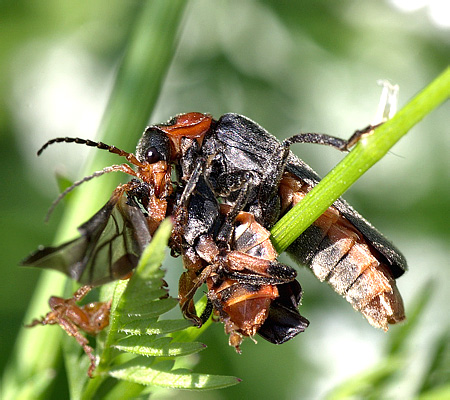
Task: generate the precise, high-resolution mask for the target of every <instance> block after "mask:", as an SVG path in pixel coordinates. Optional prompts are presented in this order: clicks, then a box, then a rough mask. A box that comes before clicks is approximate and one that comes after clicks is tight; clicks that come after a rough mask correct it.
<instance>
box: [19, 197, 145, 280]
mask: <svg viewBox="0 0 450 400" xmlns="http://www.w3.org/2000/svg"><path fill="white" fill-rule="evenodd" d="M78 231H79V232H80V234H81V236H80V237H78V238H76V239H74V240H71V241H69V242H67V243H64V244H62V245H60V246H57V247H44V248H40V249H38V250H37V251H36V252H35V253H33V254H31V255H30V256H29V257H28V258H26V259H25V260H24V261H22V263H21V264H22V265H24V266H33V267H39V268H50V269H55V270H57V271H60V272H63V273H65V274H66V275H68V276H70V277H71V278H72V279H75V280H76V281H78V282H80V283H82V284H84V285H92V286H97V285H102V284H104V283H107V282H111V281H113V280H116V279H120V278H123V277H125V276H127V275H128V274H129V273H130V272H131V271H132V269H133V268H135V267H136V265H137V262H138V260H139V257H140V255H141V253H142V251H143V249H144V248H145V246H146V245H147V244H148V243H149V241H150V239H151V237H150V233H149V230H148V226H147V223H146V219H145V217H144V215H143V213H142V211H141V210H140V209H139V208H138V207H133V206H130V205H128V204H126V198H125V197H124V196H122V195H121V193H119V195H118V193H114V194H113V196H112V197H111V199H110V200H109V201H108V202H107V203H106V204H105V206H103V207H102V208H101V209H100V210H99V211H98V212H97V213H96V214H95V215H94V216H93V217H92V218H91V219H89V220H88V221H87V222H85V223H84V224H83V225H81V226H80V227H79V228H78Z"/></svg>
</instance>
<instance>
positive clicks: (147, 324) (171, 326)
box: [120, 319, 192, 335]
mask: <svg viewBox="0 0 450 400" xmlns="http://www.w3.org/2000/svg"><path fill="white" fill-rule="evenodd" d="M191 326H192V322H190V321H188V320H187V319H174V320H161V321H156V319H153V320H150V321H149V320H146V319H142V320H136V321H132V322H129V323H127V324H125V325H124V326H123V327H122V328H120V331H121V332H124V333H126V334H129V335H164V334H167V333H171V332H176V331H181V330H182V329H186V328H189V327H191Z"/></svg>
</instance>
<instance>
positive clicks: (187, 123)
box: [23, 113, 407, 329]
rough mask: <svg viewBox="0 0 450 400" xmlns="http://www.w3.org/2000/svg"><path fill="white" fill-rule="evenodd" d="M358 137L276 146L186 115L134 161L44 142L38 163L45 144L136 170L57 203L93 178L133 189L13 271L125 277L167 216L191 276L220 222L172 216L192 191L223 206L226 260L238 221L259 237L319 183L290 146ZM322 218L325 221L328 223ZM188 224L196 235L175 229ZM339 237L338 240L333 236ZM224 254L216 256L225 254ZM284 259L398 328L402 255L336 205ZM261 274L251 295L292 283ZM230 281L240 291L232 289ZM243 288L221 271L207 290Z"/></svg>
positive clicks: (146, 139)
mask: <svg viewBox="0 0 450 400" xmlns="http://www.w3.org/2000/svg"><path fill="white" fill-rule="evenodd" d="M367 132H370V129H368V130H367V129H366V130H363V131H357V132H356V133H355V134H354V135H353V136H352V137H351V138H350V140H348V141H346V140H342V139H337V138H334V137H332V136H328V135H323V134H300V135H295V136H292V137H291V138H289V139H286V140H284V141H283V142H281V143H280V142H279V141H278V140H277V139H276V138H275V137H274V136H272V135H271V134H269V133H268V132H267V131H266V130H265V129H263V128H262V127H260V126H259V125H258V124H256V123H255V122H253V121H251V120H250V119H248V118H247V117H245V116H242V115H238V114H225V115H223V116H221V117H220V118H219V119H218V120H215V119H213V118H212V116H210V115H209V114H202V113H187V114H180V115H177V116H175V117H174V118H172V119H171V120H170V121H168V122H167V123H164V124H159V125H152V126H149V127H147V128H146V129H145V131H144V133H143V135H142V137H141V139H140V141H139V143H138V146H137V149H136V155H133V154H132V153H127V152H125V151H123V150H120V149H117V148H116V147H114V146H109V145H106V144H104V143H102V142H93V141H89V140H84V139H79V138H56V139H52V140H50V141H48V142H47V143H46V144H45V145H44V146H43V147H42V148H41V150H40V151H39V153H38V154H40V153H41V152H42V151H43V150H44V149H45V148H46V147H47V146H49V145H50V144H53V143H58V142H74V143H79V144H85V145H88V146H95V147H98V148H100V149H104V150H108V151H110V152H112V153H114V154H117V155H119V156H123V157H125V158H126V160H127V161H128V162H129V163H131V164H132V165H134V166H135V167H136V170H135V169H133V168H131V167H130V166H129V165H128V164H121V165H114V166H111V167H107V168H105V169H104V170H102V171H99V172H97V173H94V174H92V175H90V176H88V177H86V178H84V179H82V180H81V181H79V182H76V183H75V184H74V185H73V186H72V187H71V188H69V189H68V190H66V191H65V192H63V194H62V196H63V195H64V194H65V193H67V192H68V191H69V190H72V189H73V188H74V187H76V186H78V185H79V184H81V183H82V182H84V181H87V180H89V179H92V178H93V177H96V176H99V175H101V174H103V173H109V172H113V171H122V172H124V173H126V174H129V175H131V176H133V177H134V178H135V179H134V180H132V181H131V182H129V183H128V184H125V185H123V186H119V187H118V188H117V189H116V190H115V191H114V192H113V195H112V196H111V199H110V200H109V201H108V203H107V204H106V205H105V206H104V207H103V208H102V209H101V210H100V211H99V212H98V213H96V214H95V215H94V217H92V218H91V219H90V220H89V221H88V222H87V223H85V224H83V225H82V226H81V227H80V228H79V230H80V233H81V236H80V238H77V239H75V240H73V241H71V242H68V243H66V244H63V245H61V246H58V247H50V248H41V249H39V250H38V251H37V252H36V253H34V254H32V255H31V256H30V257H28V258H27V259H26V260H24V262H23V265H30V266H38V267H44V268H54V269H57V270H60V271H62V272H65V273H66V274H68V275H69V276H71V277H73V278H74V279H76V280H77V281H79V282H81V283H83V284H89V285H99V284H103V283H105V282H108V281H111V280H114V279H117V278H121V277H124V276H127V275H128V274H129V273H130V271H132V269H133V268H134V267H135V265H136V262H137V258H138V257H139V255H140V253H141V252H142V248H143V246H144V245H145V244H146V243H148V242H149V241H150V240H151V235H152V234H153V232H154V230H155V229H156V227H157V226H158V224H159V223H160V222H161V220H162V218H164V217H165V216H166V215H172V214H173V215H174V216H175V220H176V224H175V227H174V232H173V235H172V241H171V247H172V250H173V251H174V252H175V253H179V254H182V255H183V258H184V261H185V266H186V267H187V271H188V272H189V271H193V270H195V266H193V265H192V263H191V264H189V263H190V262H191V261H189V256H190V254H193V253H197V256H198V252H199V247H198V246H197V247H194V241H195V240H197V239H199V238H202V237H205V235H204V234H205V233H207V232H209V229H210V226H206V227H205V226H202V223H203V222H205V221H206V222H207V221H211V220H214V219H215V217H214V215H215V216H218V215H219V213H220V212H219V211H218V209H217V207H216V206H215V205H214V204H212V206H211V204H210V205H209V208H208V207H206V206H207V204H206V203H205V204H203V206H204V207H206V208H204V210H206V211H207V212H205V213H203V214H202V215H203V217H202V218H197V219H195V218H193V217H192V216H190V215H189V212H186V210H188V208H189V207H185V206H182V207H179V205H180V204H181V205H185V204H186V202H187V201H189V202H190V201H192V199H191V200H188V199H190V198H191V196H192V193H195V192H196V191H197V192H200V193H204V190H203V189H202V190H199V185H201V184H202V185H204V186H207V187H208V188H209V189H210V191H211V193H212V197H213V198H214V199H215V201H218V202H219V203H223V204H227V205H228V206H229V209H228V211H227V213H226V214H225V216H224V218H223V220H222V219H221V223H220V226H219V228H218V230H217V232H216V233H215V234H214V236H213V243H214V244H215V245H217V247H218V251H219V252H220V251H223V249H225V250H227V245H229V244H230V243H231V241H232V239H233V235H234V230H235V220H236V218H237V217H238V215H239V213H241V212H247V213H250V214H251V215H253V216H254V218H255V221H256V222H257V223H258V224H259V225H261V227H263V228H265V229H269V228H270V227H271V226H272V225H273V224H274V223H275V222H276V220H277V219H278V218H279V217H280V216H281V215H282V214H283V213H285V212H286V211H287V210H288V209H289V208H290V207H291V206H292V205H293V204H294V203H295V201H294V200H293V199H295V198H300V197H301V194H302V193H306V192H308V191H309V190H310V189H311V188H312V187H314V186H315V185H316V184H317V183H318V182H319V181H320V178H319V177H318V175H317V174H316V173H315V172H314V171H313V170H312V169H311V168H310V167H309V166H307V165H306V164H305V163H303V162H302V161H301V160H300V159H298V158H297V157H296V156H295V155H293V154H292V153H291V152H290V146H291V145H292V144H294V143H318V144H325V145H330V146H333V147H335V148H337V149H339V150H342V151H347V150H348V149H349V148H350V147H351V145H352V144H353V143H355V142H356V141H357V140H358V138H359V137H360V136H361V135H362V134H364V133H367ZM172 168H174V171H175V174H176V179H175V182H171V180H170V176H171V171H172ZM289 179H290V180H289ZM60 198H61V196H60V197H59V198H58V199H57V201H59V199H60ZM188 211H189V210H188ZM211 213H216V214H211ZM327 213H328V214H327ZM212 215H213V217H212V218H211V216H212ZM330 215H333V216H334V217H333V218H334V219H333V218H331V219H330V218H328V216H330ZM199 221H200V222H201V223H200V225H198V222H199ZM329 221H330V222H329ZM190 223H191V224H194V225H195V224H197V226H194V225H193V226H191V227H189V228H188V229H185V228H186V226H187V225H188V224H190ZM208 223H209V222H208ZM208 223H207V224H206V225H208ZM340 228H341V229H340ZM202 229H203V230H202ZM339 229H340V233H339V234H338V235H337V234H335V231H336V230H339ZM189 235H190V236H189ZM119 243H120V246H117V245H118V244H119ZM112 249H114V250H115V251H114V252H112ZM228 250H230V251H233V250H232V249H228ZM230 251H228V253H226V252H225V253H226V254H230ZM287 251H288V254H290V255H291V256H293V258H295V259H297V260H298V261H300V262H301V263H302V264H306V265H308V266H310V267H311V269H312V271H313V272H314V273H315V274H316V276H317V277H318V278H319V279H321V280H327V281H329V282H330V283H331V284H332V287H333V288H334V289H335V290H336V291H338V292H339V293H340V294H342V295H345V296H346V298H347V300H349V301H350V303H351V304H352V305H353V306H354V307H355V308H356V309H357V310H359V311H361V312H362V313H363V315H364V316H365V317H366V318H367V319H368V320H369V322H370V323H371V324H372V325H374V326H377V327H381V328H383V329H387V327H388V324H392V323H397V322H399V321H401V320H402V319H404V311H403V303H402V299H401V296H400V294H399V292H398V289H397V288H396V284H395V279H396V278H398V277H399V276H401V275H402V274H403V272H404V271H405V270H406V268H407V267H406V261H405V259H404V257H403V255H402V254H401V253H400V252H399V250H397V249H396V248H395V246H394V245H392V244H391V243H390V242H388V241H387V240H386V239H385V238H384V236H382V235H381V233H379V232H378V231H377V230H376V229H375V228H374V227H373V226H372V225H371V224H370V223H368V222H367V221H366V220H365V219H364V218H363V217H362V216H360V215H359V214H358V213H357V212H356V211H355V210H353V208H351V207H350V206H349V205H348V204H347V203H346V202H345V201H344V200H342V199H338V200H337V201H336V202H335V203H334V204H333V206H332V207H331V208H330V209H329V210H328V211H327V212H326V213H325V215H323V216H322V217H320V218H319V220H318V221H316V223H315V224H313V226H312V227H310V228H309V229H308V230H307V231H305V232H304V233H303V234H302V235H301V236H300V237H299V238H298V239H297V241H296V242H295V243H294V244H293V245H291V246H290V247H289V248H288V250H287ZM112 254H113V256H111V255H112ZM204 256H205V254H203V255H202V256H201V257H200V259H201V261H200V262H199V263H200V264H199V265H200V267H199V271H200V272H201V273H202V272H204V261H205V260H206V261H207V257H205V258H204ZM352 257H353V259H352ZM364 257H366V258H369V259H370V261H369V262H364V263H361V262H360V259H362V258H364ZM186 260H188V261H186ZM227 262H228V261H227ZM105 266H106V268H105ZM228 267H229V265H228ZM349 271H351V272H352V273H351V274H350V273H349ZM264 272H267V271H264V270H262V271H258V273H256V274H254V275H256V276H255V278H254V279H259V280H260V281H259V282H260V283H259V284H261V285H269V286H270V285H272V286H273V285H283V284H288V283H289V282H291V281H292V279H291V278H289V280H287V281H284V282H281V281H276V278H275V279H274V278H273V277H271V276H266V277H264V279H266V280H265V281H264V279H263V280H262V281H261V279H262V278H261V276H264ZM215 273H216V271H209V270H207V271H206V272H205V273H204V276H203V277H202V279H200V281H206V282H208V279H209V278H212V277H213V276H214V274H215ZM269 275H270V274H269ZM183 276H184V277H186V275H184V274H183ZM183 276H182V279H181V280H180V282H181V284H180V298H181V300H182V307H185V308H184V309H183V313H184V314H185V316H187V317H188V318H193V319H195V314H194V313H193V312H191V311H192V310H190V309H191V307H190V306H189V304H190V300H191V299H192V298H191V297H190V296H191V294H190V292H191V291H192V290H193V289H194V288H195V289H196V287H195V286H196V285H195V284H194V285H193V286H192V281H193V280H195V279H196V278H195V277H194V279H190V278H189V279H185V280H184V281H183V279H184V278H183ZM237 277H239V278H240V279H241V281H239V279H235V278H237ZM244 278H245V279H246V281H244V282H243V281H242V279H243V278H242V276H240V275H239V274H238V272H237V271H235V270H233V269H232V268H228V270H227V273H226V274H224V275H223V277H219V278H218V280H217V282H222V284H230V285H231V286H232V284H233V283H232V282H231V283H230V281H233V280H237V282H238V284H239V285H244V284H248V279H249V276H246V277H244ZM250 279H253V278H250ZM271 279H272V280H271ZM210 284H211V283H210ZM183 285H185V287H183ZM191 286H192V287H191ZM219 288H220V286H218V287H217V288H216V290H215V294H216V296H217V297H218V298H219V303H224V304H226V303H227V302H226V301H225V300H223V299H222V298H221V297H220V296H219V294H222V290H221V289H219ZM291 289H292V291H293V293H294V295H293V296H291V297H290V298H291V299H294V300H290V303H289V301H287V300H286V301H285V298H288V296H286V297H284V295H283V296H280V298H281V300H280V301H281V303H283V302H285V303H286V304H289V307H290V306H292V305H294V304H296V303H297V304H298V301H299V296H298V293H299V291H298V290H294V289H293V288H291ZM183 296H185V298H183ZM184 300H186V301H185V302H184V303H183V301H184ZM272 300H273V302H272V304H276V303H275V302H276V301H277V300H276V299H272ZM297 300H298V301H297ZM386 301H387V303H388V306H386ZM219 303H218V304H219ZM183 304H185V305H186V306H184V305H183ZM289 307H288V308H289ZM216 308H218V307H216ZM291 308H294V307H291ZM275 325H276V324H275Z"/></svg>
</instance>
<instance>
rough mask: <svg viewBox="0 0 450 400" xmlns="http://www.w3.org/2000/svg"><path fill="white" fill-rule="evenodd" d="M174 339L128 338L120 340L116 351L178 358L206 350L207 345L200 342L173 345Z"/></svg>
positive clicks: (153, 337)
mask: <svg viewBox="0 0 450 400" xmlns="http://www.w3.org/2000/svg"><path fill="white" fill-rule="evenodd" d="M171 342H172V338H169V337H162V338H157V337H155V336H127V337H126V338H123V339H121V340H119V342H118V343H117V344H116V345H115V346H114V347H115V348H116V349H118V350H121V351H126V352H128V353H133V354H140V355H142V356H146V357H149V356H154V357H178V356H185V355H188V354H193V353H198V352H199V351H201V350H204V349H205V347H206V346H205V345H204V344H202V343H198V342H192V343H171Z"/></svg>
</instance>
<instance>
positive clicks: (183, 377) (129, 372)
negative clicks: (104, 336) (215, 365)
mask: <svg viewBox="0 0 450 400" xmlns="http://www.w3.org/2000/svg"><path fill="white" fill-rule="evenodd" d="M109 374H110V375H111V376H112V377H114V378H117V379H124V380H127V381H130V382H135V383H140V384H142V385H154V386H161V387H166V388H167V387H168V388H174V389H191V390H211V389H220V388H225V387H228V386H232V385H236V384H237V383H239V382H240V381H241V380H240V379H239V378H236V377H233V376H222V375H208V374H191V373H187V372H185V371H184V370H174V371H171V372H166V371H165V370H163V369H162V368H160V366H159V364H158V365H157V366H156V367H155V366H153V367H150V366H148V362H147V363H146V360H145V359H142V358H139V359H136V360H132V361H131V362H130V363H127V364H123V365H122V366H120V367H115V368H113V369H112V370H111V371H110V372H109Z"/></svg>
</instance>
